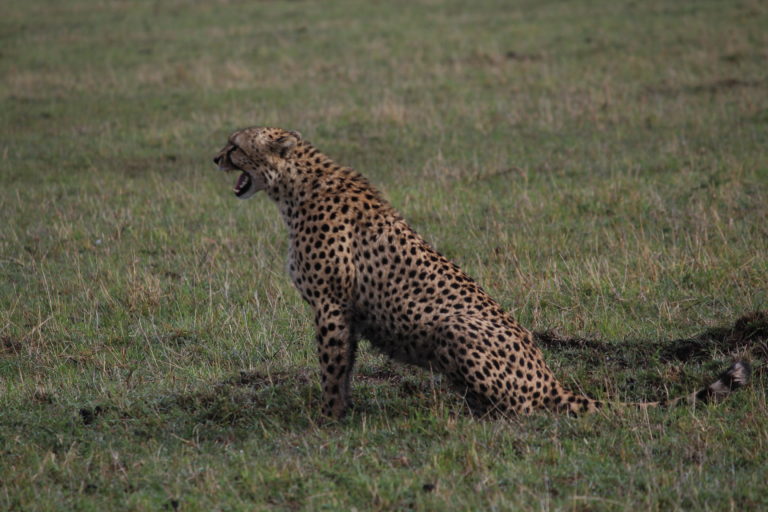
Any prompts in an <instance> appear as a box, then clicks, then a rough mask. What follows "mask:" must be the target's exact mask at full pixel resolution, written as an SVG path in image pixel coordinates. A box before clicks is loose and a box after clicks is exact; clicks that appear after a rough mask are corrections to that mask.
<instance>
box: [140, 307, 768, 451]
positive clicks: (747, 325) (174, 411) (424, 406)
mask: <svg viewBox="0 0 768 512" xmlns="http://www.w3.org/2000/svg"><path fill="white" fill-rule="evenodd" d="M535 337H536V339H537V340H538V342H539V343H540V344H541V345H542V346H544V347H546V348H548V349H550V350H553V351H558V352H573V353H574V358H578V359H579V360H582V361H587V362H591V361H594V362H595V364H596V365H605V364H611V365H614V366H618V367H619V368H626V369H627V373H631V375H628V376H627V379H625V382H624V384H627V382H626V381H627V380H629V381H632V382H634V381H635V380H636V379H642V378H643V377H641V376H638V374H637V372H636V371H635V369H636V368H647V367H648V362H649V361H656V362H659V363H670V362H676V361H677V362H699V361H706V360H708V359H711V358H712V357H713V356H714V355H716V354H718V353H720V354H733V355H734V356H736V357H738V358H746V359H752V360H753V361H754V362H757V361H758V360H760V361H765V359H766V358H767V357H768V313H767V312H755V313H751V314H748V315H744V316H742V317H741V318H739V319H738V320H737V321H736V322H734V323H733V324H732V325H729V326H725V327H718V328H712V329H707V330H706V331H704V332H702V333H701V334H699V335H697V336H694V337H691V338H685V339H676V340H651V341H647V340H633V341H627V342H622V343H621V344H610V343H605V342H601V341H599V340H591V339H586V338H573V337H565V336H562V335H560V334H558V333H556V332H555V331H544V332H537V333H535ZM756 366H757V365H756ZM758 369H759V370H762V365H761V366H760V367H758V368H756V370H758ZM759 373H763V372H762V371H760V372H759ZM427 375H428V374H427V373H425V372H422V371H419V370H415V369H411V368H408V367H406V366H402V365H398V364H394V363H386V364H385V365H384V366H382V367H379V368H369V367H363V368H360V369H359V370H358V371H357V372H356V374H355V376H354V391H353V397H354V399H355V406H354V408H353V409H352V410H351V411H350V414H349V416H348V417H347V418H346V419H345V420H344V422H343V424H346V425H350V424H351V425H355V424H358V423H360V422H362V421H364V420H363V418H364V417H365V416H368V417H369V419H370V418H371V417H374V418H375V417H378V418H387V420H388V421H389V420H392V419H396V418H403V417H406V416H407V417H413V416H415V415H420V414H422V413H427V414H430V413H434V412H435V410H438V409H440V410H443V411H447V412H448V414H450V415H455V414H463V413H467V414H468V411H467V409H466V407H465V404H464V403H463V400H462V399H461V397H460V396H459V395H458V394H457V393H455V392H452V391H451V390H450V388H449V387H448V386H447V384H446V383H445V382H444V379H441V378H440V377H439V376H433V378H428V377H426V376H427ZM658 378H659V379H660V380H659V382H650V381H649V382H644V384H643V385H644V386H646V387H649V388H650V389H651V390H655V391H656V392H657V393H660V394H661V393H663V391H664V389H665V387H666V386H667V385H668V384H669V383H668V382H667V381H666V380H665V378H663V377H661V376H658ZM648 379H651V380H653V379H652V377H651V376H648V377H647V378H646V380H648ZM629 384H630V385H629V386H628V387H629V388H632V387H633V385H632V384H631V382H630V383H629ZM656 388H658V389H656ZM436 408H437V409H436ZM155 410H156V411H157V412H159V413H161V414H162V415H163V416H164V417H166V418H176V419H177V421H178V423H177V424H176V426H175V428H173V430H174V431H175V432H177V433H178V435H192V433H194V436H195V438H197V439H201V440H210V441H215V442H222V441H223V442H227V441H230V440H235V439H238V438H244V437H253V436H254V435H260V434H259V433H261V435H264V436H270V435H272V434H270V433H271V432H285V431H293V432H300V431H306V430H307V429H313V428H315V427H318V426H320V424H328V423H333V422H327V421H325V420H323V419H322V417H321V414H320V385H319V379H318V378H317V374H316V372H314V371H310V370H303V369H300V370H295V371H289V370H280V371H274V372H262V371H252V372H241V373H240V374H238V375H235V376H233V377H230V378H228V379H225V380H223V381H221V382H219V383H217V384H214V385H212V386H210V387H208V388H205V389H200V390H196V391H192V392H187V393H178V394H174V395H171V396H168V397H166V398H165V399H163V400H161V401H160V402H159V404H157V406H156V407H155Z"/></svg>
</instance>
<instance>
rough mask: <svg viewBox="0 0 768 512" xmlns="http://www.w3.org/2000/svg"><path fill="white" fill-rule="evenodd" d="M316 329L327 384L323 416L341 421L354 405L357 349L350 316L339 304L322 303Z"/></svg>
mask: <svg viewBox="0 0 768 512" xmlns="http://www.w3.org/2000/svg"><path fill="white" fill-rule="evenodd" d="M315 327H316V329H317V348H318V355H319V356H320V373H321V378H322V385H323V414H325V415H326V416H330V417H331V418H334V419H341V418H342V417H343V416H344V413H345V412H346V410H347V407H349V406H350V405H351V400H350V397H349V395H350V393H349V388H350V380H351V377H352V368H353V366H354V364H355V352H356V350H357V342H356V340H355V339H354V338H353V335H352V329H351V326H350V319H349V314H348V313H347V312H346V311H345V309H344V308H342V307H341V306H339V305H337V304H331V303H327V302H326V303H323V304H319V305H317V307H316V308H315Z"/></svg>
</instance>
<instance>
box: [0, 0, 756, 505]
mask: <svg viewBox="0 0 768 512" xmlns="http://www.w3.org/2000/svg"><path fill="white" fill-rule="evenodd" d="M2 11H3V15H2V17H0V76H1V77H2V80H0V166H1V167H0V219H1V221H0V509H3V510H72V509H77V510H115V509H125V510H206V511H207V510H265V509H286V510H299V509H309V510H319V509H326V510H352V509H357V510H394V509H397V510H403V509H414V510H579V511H586V510H638V509H641V510H659V511H666V510H676V509H692V510H717V511H720V510H757V509H761V508H762V509H765V508H768V488H766V482H767V481H768V405H767V404H766V382H768V377H767V376H766V372H765V371H764V368H765V366H764V365H765V363H766V360H767V359H768V321H767V319H766V317H765V316H764V315H763V316H761V315H760V314H759V313H758V314H753V315H752V316H749V317H745V316H744V315H749V314H750V313H753V312H756V311H765V310H766V309H768V32H767V31H766V30H765V27H766V26H768V6H767V5H766V4H765V3H764V2H759V1H756V0H755V1H740V0H734V1H730V2H725V1H706V0H699V1H679V2H664V1H661V0H658V1H657V0H650V1H646V2H636V1H607V0H605V1H569V2H534V1H521V2H515V3H513V2H506V1H501V0H496V1H491V0H489V1H481V2H475V3H472V5H471V7H470V6H469V4H468V3H467V2H463V1H459V0H447V1H436V0H423V1H418V2H412V1H390V2H354V1H352V0H347V1H343V0H339V1H327V2H326V1H324V2H310V1H307V0H299V1H293V2H253V1H245V0H243V1H236V0H233V1H223V0H222V1H216V2H214V1H210V2H192V1H180V0H178V1H169V2H150V1H143V2H118V1H111V2H110V1H104V0H101V1H99V0H72V1H68V2H55V1H52V0H50V1H36V2H30V1H20V0H4V2H3V8H2ZM254 124H260V125H277V126H281V127H284V128H289V129H297V130H300V131H301V132H302V133H303V134H304V136H305V138H307V139H309V140H311V141H312V142H313V143H314V144H315V145H317V146H318V147H319V148H321V149H322V150H324V151H325V152H326V153H328V154H329V155H331V156H332V157H334V158H335V159H336V160H337V161H339V162H340V163H343V164H346V165H351V166H353V167H355V168H357V169H358V170H360V171H362V172H363V173H365V174H366V175H367V176H368V177H369V178H370V179H371V181H373V182H374V183H375V184H377V185H378V186H379V188H380V189H381V190H383V191H384V193H385V194H386V196H387V197H388V198H390V200H391V202H392V203H393V204H394V205H395V206H396V207H397V208H398V209H399V210H400V211H401V212H402V213H403V215H404V216H405V217H406V218H407V219H408V220H409V221H410V222H411V224H412V225H413V227H414V228H415V229H416V230H418V231H419V232H420V233H422V234H423V235H424V236H425V238H426V239H427V240H429V241H430V242H432V243H433V244H434V245H435V246H436V247H437V248H438V249H439V250H440V251H441V252H442V253H443V254H445V255H446V256H448V257H449V258H451V259H452V260H454V261H456V262H457V263H459V264H460V265H461V266H462V267H463V268H464V269H465V270H466V271H467V272H468V273H469V274H470V275H472V276H474V277H475V278H476V279H478V281H480V283H481V284H482V285H483V286H484V287H485V288H486V289H487V290H489V291H490V292H491V293H492V295H494V296H495V297H496V298H497V299H498V300H499V301H500V302H501V303H502V304H503V305H504V306H505V307H506V308H508V309H509V310H510V311H511V312H513V314H514V316H515V317H516V318H517V319H518V320H520V321H521V322H522V323H523V324H524V325H526V326H528V327H529V328H531V329H533V330H535V331H537V332H539V333H540V338H541V342H542V344H543V346H544V349H545V354H546V356H547V359H548V361H549V362H550V364H551V366H552V367H553V369H554V370H555V372H556V374H557V375H558V376H559V377H560V378H561V380H562V381H563V382H564V383H565V384H566V385H567V386H569V387H570V388H572V389H580V390H583V391H584V392H586V393H589V394H591V395H593V396H596V397H600V398H609V399H623V400H642V399H654V398H663V397H667V396H675V395H677V394H680V393H683V392H686V391H690V390H692V389H694V388H695V387H697V386H699V385H701V384H703V383H706V382H707V381H708V380H709V379H710V377H711V376H713V375H714V374H715V373H716V372H718V371H720V370H721V369H724V368H725V367H726V366H727V365H728V364H729V363H730V362H731V361H732V360H734V359H735V358H739V357H744V358H746V359H748V360H750V361H751V362H752V363H753V365H754V366H755V375H754V381H753V383H752V385H751V387H749V388H748V389H747V390H745V391H743V392H740V393H739V394H737V395H735V396H733V397H732V398H731V399H729V400H728V401H726V402H724V403H722V404H718V405H712V406H707V407H698V408H695V409H694V408H691V407H682V408H679V409H675V410H671V411H650V412H648V413H640V412H631V411H628V412H625V413H622V414H608V415H597V416H594V417H587V418H580V419H573V418H565V417H559V416H553V415H549V414H538V415H535V416H532V417H526V418H516V419H515V418H512V419H508V420H482V419H475V418H472V417H471V416H470V415H468V414H467V411H466V408H465V406H464V405H463V404H462V403H461V401H460V400H459V399H458V398H457V397H456V396H455V395H453V394H451V393H449V392H447V390H446V387H445V384H444V383H443V381H442V380H441V379H440V378H439V377H438V376H435V375H429V374H427V373H425V372H421V371H417V370H413V369H410V368H406V367H403V366H400V365H396V364H394V363H391V362H388V361H387V360H385V359H384V358H382V357H381V356H378V355H376V354H375V353H373V352H372V351H371V350H370V348H369V347H368V346H367V345H365V344H364V345H363V348H362V354H361V358H360V364H359V369H358V371H357V374H356V377H355V384H354V388H353V393H354V398H355V401H356V409H355V411H354V412H353V414H352V415H351V416H350V417H349V418H348V419H347V420H345V421H344V422H343V423H341V424H322V423H321V422H320V418H319V384H318V380H319V379H318V368H317V364H316V361H315V348H314V346H313V341H312V325H311V314H310V312H309V310H308V308H307V307H306V306H305V305H304V304H303V303H302V302H301V300H300V298H299V296H298V294H297V293H296V292H295V291H294V290H293V289H292V287H291V285H290V283H289V280H288V277H287V275H286V272H285V270H284V265H285V253H286V246H287V236H286V233H285V229H284V227H283V225H282V222H281V220H280V219H279V216H278V214H277V211H276V209H275V208H274V206H273V205H272V204H271V203H270V202H269V201H268V199H267V198H266V197H258V198H255V199H254V200H251V201H247V202H241V201H237V200H236V199H234V197H233V195H232V193H231V186H232V180H233V177H232V176H224V175H223V174H222V173H218V172H215V170H214V166H213V164H212V163H211V158H212V157H213V155H214V153H215V152H216V151H217V150H218V149H219V147H220V146H221V145H222V144H223V143H224V141H225V137H226V136H227V134H229V133H230V132H231V131H233V130H234V129H236V128H239V127H243V126H247V125H254ZM739 319H740V320H739ZM737 320H739V321H738V322H737Z"/></svg>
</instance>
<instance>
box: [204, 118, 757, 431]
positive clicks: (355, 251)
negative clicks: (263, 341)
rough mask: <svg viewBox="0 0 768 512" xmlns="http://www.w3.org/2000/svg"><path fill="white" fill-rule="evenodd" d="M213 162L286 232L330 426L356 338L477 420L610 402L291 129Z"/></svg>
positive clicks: (740, 374) (587, 408) (717, 392)
mask: <svg viewBox="0 0 768 512" xmlns="http://www.w3.org/2000/svg"><path fill="white" fill-rule="evenodd" d="M213 161H214V163H215V164H216V165H217V166H218V168H219V169H220V170H223V171H239V173H240V174H239V175H238V178H237V181H236V182H235V185H234V194H235V196H237V197H238V198H240V199H248V198H250V197H253V196H254V195H255V194H256V193H257V192H259V191H261V190H263V191H265V192H266V194H267V195H268V196H269V197H270V198H271V199H272V200H274V201H275V203H277V206H278V208H279V210H280V214H281V215H282V218H283V220H284V221H285V224H286V225H287V227H288V232H289V236H290V244H289V254H288V269H289V272H290V276H291V279H292V281H293V284H294V285H295V287H296V288H297V289H298V291H299V292H300V293H301V296H302V298H303V299H304V300H305V301H306V302H307V303H308V304H309V305H310V306H311V308H312V310H313V311H314V322H315V328H316V339H317V349H318V357H319V360H320V366H321V380H322V404H323V405H322V410H323V413H324V414H325V415H326V416H329V417H331V418H333V419H340V418H342V417H343V416H344V415H345V412H346V411H347V409H348V408H349V406H350V380H351V376H352V371H353V367H354V364H355V354H356V351H357V343H358V340H359V339H361V338H365V339H367V340H369V342H370V343H371V344H372V346H373V347H375V348H376V349H378V350H380V351H381V352H383V353H384V354H387V355H388V356H390V357H392V358H394V359H395V360H398V361H401V362H405V363H408V364H412V365H416V366H419V367H422V368H426V369H430V370H433V371H437V372H441V373H443V374H444V375H446V376H447V378H448V379H449V380H450V381H451V382H452V383H453V385H454V386H455V387H456V388H457V389H459V390H460V391H461V392H462V393H464V396H465V398H466V401H467V404H469V406H470V410H472V411H473V412H475V413H477V414H490V413H500V414H503V415H522V414H530V413H531V412H533V411H535V410H538V409H549V410H553V411H558V412H565V413H570V414H574V415H575V414H581V413H589V412H594V411H597V410H599V409H600V408H601V407H606V406H612V405H616V404H614V403H612V402H605V401H600V400H595V399H592V398H590V397H587V396H584V395H582V394H579V393H574V392H571V391H568V390H566V389H565V388H564V387H563V385H562V384H561V383H560V382H559V381H558V380H557V378H556V377H555V376H554V374H553V372H552V371H551V370H550V369H549V367H548V366H547V364H546V363H545V362H544V359H543V357H542V353H541V350H540V349H539V348H538V347H537V346H536V344H535V343H534V340H533V337H532V335H531V332H530V331H528V330H527V329H525V328H524V327H522V326H521V325H520V324H518V323H517V322H516V321H515V320H514V319H513V318H512V316H511V315H510V314H509V313H507V312H505V311H504V310H503V309H502V308H501V306H499V304H498V303H497V302H496V301H495V300H493V299H492V298H491V297H490V296H489V295H488V294H487V293H486V292H485V291H484V290H483V289H482V288H481V287H480V286H479V285H478V284H477V283H476V282H475V281H474V280H473V279H472V278H470V277H469V276H468V275H467V274H465V273H464V272H463V271H462V270H461V269H460V268H459V267H458V266H456V265H455V264H454V263H452V262H450V261H449V260H448V259H446V258H445V257H443V256H442V255H441V254H440V253H439V252H437V251H436V250H435V249H433V248H432V247H431V246H430V245H429V244H428V243H427V242H426V241H425V240H424V239H423V238H422V237H421V236H419V235H418V234H417V233H416V232H415V231H414V230H413V229H411V228H410V227H409V226H408V224H407V223H406V222H405V220H403V217H401V216H400V214H399V213H398V212H397V211H395V209H394V208H393V207H392V206H391V205H390V204H389V203H388V202H387V201H386V200H385V199H384V198H383V197H382V195H381V194H380V193H379V192H378V191H377V190H376V189H375V188H374V187H373V186H372V185H371V184H370V183H369V181H368V180H367V179H366V178H365V177H364V176H363V175H362V174H360V173H358V172H357V171H355V170H353V169H351V168H349V167H343V166H341V165H338V164H336V163H335V162H334V161H333V160H331V159H330V158H329V157H327V156H326V155H325V154H323V153H321V152H320V151H319V150H318V149H316V148H315V147H313V146H312V144H311V143H310V142H308V141H306V140H304V139H303V138H302V136H301V134H300V133H299V132H296V131H288V130H283V129H280V128H267V127H252V128H246V129H243V130H239V131H237V132H235V133H233V134H232V135H231V136H230V137H229V139H228V142H227V144H226V145H225V146H224V148H223V149H222V150H221V151H220V152H219V153H218V154H217V155H216V157H215V158H214V159H213ZM749 373H750V368H749V365H748V364H747V363H745V362H736V363H734V364H733V365H732V366H731V367H730V368H729V369H728V370H727V371H726V372H724V373H723V374H721V375H720V377H719V378H718V379H717V380H716V381H715V382H714V383H713V384H711V385H710V386H708V387H706V388H703V389H701V390H700V391H697V392H695V393H693V394H691V395H689V396H687V397H680V398H677V399H675V400H670V401H666V402H645V403H639V404H635V405H637V406H641V407H647V406H658V405H670V404H672V403H675V402H677V401H680V400H682V399H685V398H688V399H689V400H691V401H695V400H699V401H710V400H712V399H717V398H721V397H723V396H725V395H727V394H729V393H730V392H732V391H734V390H735V389H737V388H740V387H742V386H744V385H745V384H746V382H747V380H748V377H749Z"/></svg>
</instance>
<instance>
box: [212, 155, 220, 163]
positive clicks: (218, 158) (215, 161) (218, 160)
mask: <svg viewBox="0 0 768 512" xmlns="http://www.w3.org/2000/svg"><path fill="white" fill-rule="evenodd" d="M220 161H221V156H215V157H213V163H214V164H216V165H219V162H220Z"/></svg>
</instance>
